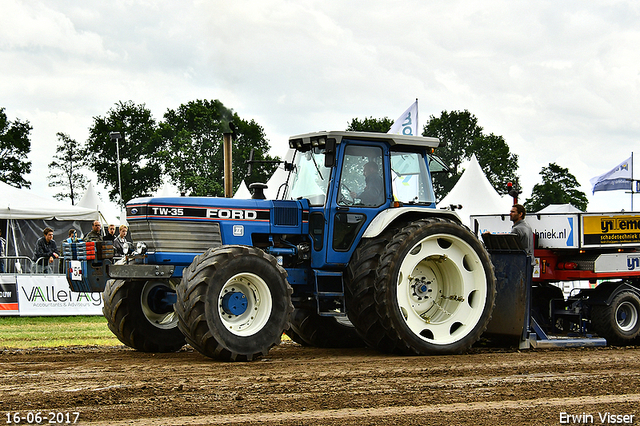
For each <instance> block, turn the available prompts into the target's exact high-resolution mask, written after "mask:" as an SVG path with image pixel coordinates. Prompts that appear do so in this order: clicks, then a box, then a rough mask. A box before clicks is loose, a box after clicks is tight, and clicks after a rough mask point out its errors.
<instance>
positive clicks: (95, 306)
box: [16, 275, 102, 316]
mask: <svg viewBox="0 0 640 426" xmlns="http://www.w3.org/2000/svg"><path fill="white" fill-rule="evenodd" d="M16 278H17V284H18V305H19V309H20V316H66V315H102V293H88V292H81V293H77V292H73V291H71V289H70V288H69V284H68V283H67V279H66V277H65V276H64V275H17V276H16Z"/></svg>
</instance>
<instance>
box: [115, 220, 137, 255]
mask: <svg viewBox="0 0 640 426" xmlns="http://www.w3.org/2000/svg"><path fill="white" fill-rule="evenodd" d="M128 230H129V228H127V225H120V228H119V231H120V235H118V236H117V237H115V238H114V239H113V254H114V256H116V257H122V256H126V255H128V254H130V253H131V252H132V251H133V244H132V243H131V242H129V240H128V239H127V231H128Z"/></svg>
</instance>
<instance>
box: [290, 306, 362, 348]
mask: <svg viewBox="0 0 640 426" xmlns="http://www.w3.org/2000/svg"><path fill="white" fill-rule="evenodd" d="M291 329H292V330H293V331H294V334H297V336H298V337H299V338H300V339H302V340H303V341H304V342H305V343H306V344H307V345H309V346H314V347H316V348H359V347H362V346H364V345H365V344H364V342H363V341H362V339H361V338H360V336H359V335H358V332H357V331H356V329H355V327H354V326H353V324H351V322H350V321H348V320H347V319H342V318H337V317H323V316H320V315H319V314H318V313H317V312H316V310H315V309H313V308H309V307H300V308H296V309H295V310H294V311H293V315H292V316H291ZM287 333H288V332H287Z"/></svg>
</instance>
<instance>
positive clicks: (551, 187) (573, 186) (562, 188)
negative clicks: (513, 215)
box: [524, 163, 589, 212]
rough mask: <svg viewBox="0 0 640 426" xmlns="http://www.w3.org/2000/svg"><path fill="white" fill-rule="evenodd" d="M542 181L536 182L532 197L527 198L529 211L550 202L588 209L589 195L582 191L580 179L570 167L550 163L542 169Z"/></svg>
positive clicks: (526, 203)
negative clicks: (573, 173) (571, 171)
mask: <svg viewBox="0 0 640 426" xmlns="http://www.w3.org/2000/svg"><path fill="white" fill-rule="evenodd" d="M540 175H541V176H542V183H538V184H535V185H534V186H533V190H532V191H531V198H527V200H526V201H525V203H524V207H525V208H526V209H527V211H529V212H537V211H540V210H542V209H543V208H545V207H547V206H548V205H549V204H571V205H573V206H574V207H577V208H578V209H580V210H582V211H586V210H587V204H588V203H589V201H588V200H587V196H586V195H585V193H584V192H582V191H580V190H579V189H577V188H579V187H580V185H579V184H578V180H577V179H576V178H575V176H573V175H572V174H571V173H569V169H565V168H564V167H560V166H558V165H557V164H556V163H549V166H547V167H543V168H542V170H541V171H540Z"/></svg>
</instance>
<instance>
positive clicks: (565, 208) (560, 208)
mask: <svg viewBox="0 0 640 426" xmlns="http://www.w3.org/2000/svg"><path fill="white" fill-rule="evenodd" d="M581 212H582V210H580V209H579V208H577V207H574V206H572V205H571V204H549V205H548V206H547V207H545V208H544V209H542V210H540V211H539V212H537V213H581Z"/></svg>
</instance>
